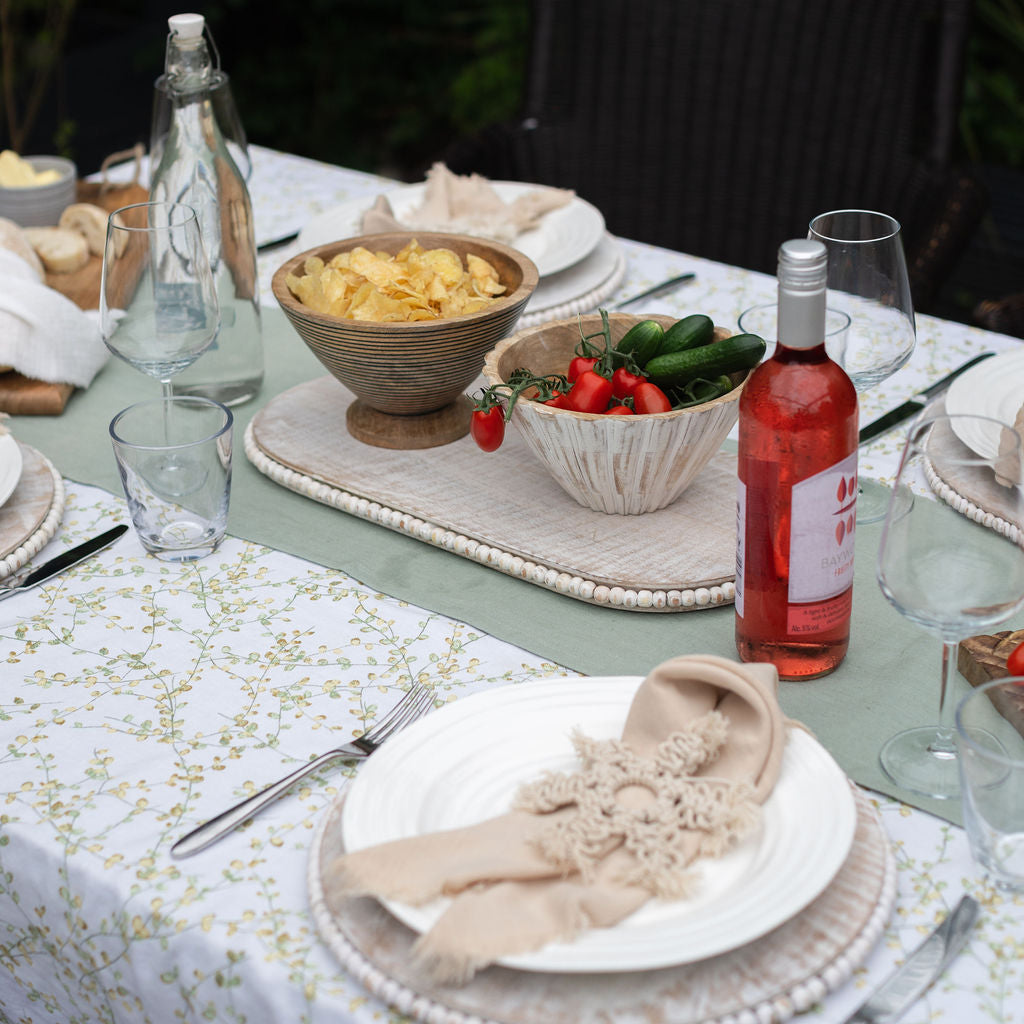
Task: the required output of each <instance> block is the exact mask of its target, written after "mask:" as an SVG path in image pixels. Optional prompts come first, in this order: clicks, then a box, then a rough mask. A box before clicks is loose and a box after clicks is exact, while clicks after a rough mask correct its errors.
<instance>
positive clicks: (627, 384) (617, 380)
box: [612, 366, 647, 398]
mask: <svg viewBox="0 0 1024 1024" xmlns="http://www.w3.org/2000/svg"><path fill="white" fill-rule="evenodd" d="M646 379H647V378H646V377H641V376H640V374H638V373H630V372H629V370H627V369H626V368H625V367H624V366H620V367H619V368H618V369H617V370H616V371H615V372H614V373H613V374H612V394H613V395H614V396H615V397H616V398H625V397H626V396H627V395H631V394H633V392H634V391H636V389H637V385H638V384H643V382H644V381H645V380H646Z"/></svg>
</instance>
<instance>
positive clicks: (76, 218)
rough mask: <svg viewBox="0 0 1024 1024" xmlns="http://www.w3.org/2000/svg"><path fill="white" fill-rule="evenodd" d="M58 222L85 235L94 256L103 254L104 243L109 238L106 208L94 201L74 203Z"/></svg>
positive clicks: (65, 210) (67, 208)
mask: <svg viewBox="0 0 1024 1024" xmlns="http://www.w3.org/2000/svg"><path fill="white" fill-rule="evenodd" d="M57 223H58V227H62V228H67V229H68V230H69V231H77V232H78V233H79V234H80V235H83V236H84V237H85V241H86V244H87V245H88V246H89V252H91V253H92V254H93V256H102V255H103V244H104V242H106V239H107V211H106V210H104V209H101V208H100V207H99V206H95V205H94V204H93V203H72V204H71V205H70V206H68V207H65V209H64V212H63V213H62V214H61V215H60V220H59V221H58V222H57Z"/></svg>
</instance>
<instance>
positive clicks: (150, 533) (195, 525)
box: [110, 395, 234, 562]
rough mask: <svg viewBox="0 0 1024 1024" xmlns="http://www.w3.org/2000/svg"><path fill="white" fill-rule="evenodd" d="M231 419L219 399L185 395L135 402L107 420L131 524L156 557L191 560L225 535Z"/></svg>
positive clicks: (179, 560) (212, 549)
mask: <svg viewBox="0 0 1024 1024" xmlns="http://www.w3.org/2000/svg"><path fill="white" fill-rule="evenodd" d="M233 422H234V418H233V417H232V415H231V410H230V409H227V408H225V407H224V406H223V405H221V404H220V403H219V402H214V401H211V400H210V399H208V398H194V397H189V396H186V395H172V396H171V397H169V398H168V397H164V398H156V399H153V400H152V401H147V402H138V403H136V404H135V405H132V406H129V407H128V408H127V409H124V410H122V411H121V412H119V413H118V414H117V415H116V416H115V417H114V419H113V420H112V421H111V424H110V440H111V442H112V444H113V447H114V457H115V459H116V460H117V469H118V473H119V474H120V476H121V484H122V486H123V487H124V494H125V498H126V499H127V501H128V511H129V513H130V514H131V518H132V524H133V525H134V527H135V532H136V533H137V534H138V536H139V540H140V541H141V542H142V546H143V547H144V548H145V549H146V550H147V551H149V552H150V553H151V554H153V555H155V556H156V557H157V558H160V559H162V560H164V561H170V562H191V561H194V560H195V559H197V558H203V557H204V556H206V555H208V554H210V553H211V552H212V551H214V550H215V549H216V547H217V545H218V544H220V542H221V540H222V539H223V537H224V532H225V530H226V529H227V522H228V501H229V498H230V494H231V447H232V436H231V432H232V424H233Z"/></svg>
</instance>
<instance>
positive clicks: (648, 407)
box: [633, 380, 672, 413]
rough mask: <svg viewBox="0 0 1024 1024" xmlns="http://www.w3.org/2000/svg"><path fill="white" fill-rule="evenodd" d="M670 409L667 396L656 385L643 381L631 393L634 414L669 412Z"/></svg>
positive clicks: (670, 405)
mask: <svg viewBox="0 0 1024 1024" xmlns="http://www.w3.org/2000/svg"><path fill="white" fill-rule="evenodd" d="M671 408H672V403H671V402H670V401H669V400H668V396H667V395H666V394H665V392H664V391H662V390H661V388H659V387H658V385H657V384H652V383H651V382H650V381H646V380H645V381H644V382H643V383H642V384H638V385H637V386H636V390H634V392H633V409H634V410H635V411H636V412H641V413H651V412H669V410H671Z"/></svg>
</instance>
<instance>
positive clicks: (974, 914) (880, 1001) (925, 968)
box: [843, 896, 979, 1024]
mask: <svg viewBox="0 0 1024 1024" xmlns="http://www.w3.org/2000/svg"><path fill="white" fill-rule="evenodd" d="M978 909H979V908H978V904H977V901H975V900H973V899H971V897H970V896H964V897H963V898H962V899H961V900H960V902H959V903H958V904H957V905H956V907H955V908H954V909H953V911H952V912H951V913H950V914H948V915H947V916H946V919H945V920H944V921H943V922H942V923H941V924H940V925H939V926H938V927H937V928H936V929H935V930H934V931H933V932H932V933H931V935H929V936H928V937H927V938H926V939H925V940H924V942H922V943H921V945H920V946H918V947H917V949H915V950H914V952H913V953H911V954H910V955H909V956H908V957H907V959H906V960H905V961H904V962H903V966H902V967H898V968H897V969H896V970H895V971H894V972H893V973H892V974H890V975H889V977H888V978H886V979H885V981H883V982H882V984H881V985H879V986H878V988H877V989H876V990H875V992H874V994H873V995H872V996H871V997H870V998H869V999H868V1001H867V1002H866V1003H865V1004H864V1005H863V1006H862V1007H861V1008H860V1009H859V1010H858V1011H857V1012H856V1013H855V1014H854V1015H853V1016H852V1017H847V1018H846V1020H845V1021H843V1024H892V1022H894V1021H897V1020H899V1018H900V1017H902V1016H903V1014H904V1013H906V1011H907V1010H909V1009H910V1007H911V1006H912V1005H913V1004H914V1003H916V1002H917V1000H918V999H919V998H920V997H921V996H922V995H924V992H925V990H926V989H927V988H928V987H929V986H930V985H931V984H932V982H934V981H935V980H936V979H937V978H939V976H940V975H941V974H942V972H943V971H944V970H945V969H946V968H947V967H948V966H949V965H950V963H952V961H953V959H954V957H955V956H956V955H957V953H959V952H960V950H961V949H962V948H963V945H964V943H965V942H966V941H967V936H968V935H970V932H971V929H972V928H973V927H974V922H975V921H976V920H977V919H978Z"/></svg>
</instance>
